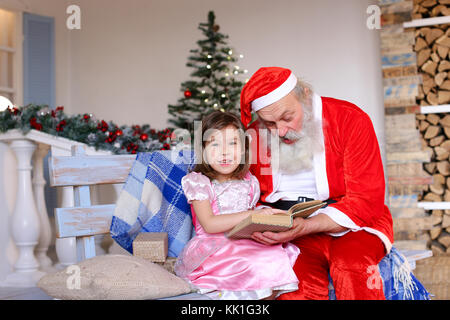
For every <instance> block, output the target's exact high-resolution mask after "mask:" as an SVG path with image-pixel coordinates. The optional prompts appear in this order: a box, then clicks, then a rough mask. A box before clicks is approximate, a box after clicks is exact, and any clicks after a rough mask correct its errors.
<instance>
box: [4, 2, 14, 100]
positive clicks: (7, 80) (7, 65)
mask: <svg viewBox="0 0 450 320" xmlns="http://www.w3.org/2000/svg"><path fill="white" fill-rule="evenodd" d="M16 42H17V40H16V14H15V13H14V12H11V11H7V10H3V9H0V95H1V96H4V97H6V98H8V99H9V100H11V101H12V102H13V103H15V104H16V103H17V88H16V86H15V83H16V79H15V70H14V69H15V59H17V55H16V52H17V44H16Z"/></svg>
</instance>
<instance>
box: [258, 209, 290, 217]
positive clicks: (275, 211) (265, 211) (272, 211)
mask: <svg viewBox="0 0 450 320" xmlns="http://www.w3.org/2000/svg"><path fill="white" fill-rule="evenodd" d="M255 213H259V214H267V215H272V214H280V213H281V214H287V211H284V210H280V209H275V208H262V209H258V210H255Z"/></svg>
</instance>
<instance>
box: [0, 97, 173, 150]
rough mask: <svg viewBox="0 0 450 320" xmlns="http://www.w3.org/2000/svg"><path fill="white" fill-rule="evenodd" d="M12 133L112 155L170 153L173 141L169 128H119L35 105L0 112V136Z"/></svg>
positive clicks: (89, 117) (45, 106)
mask: <svg viewBox="0 0 450 320" xmlns="http://www.w3.org/2000/svg"><path fill="white" fill-rule="evenodd" d="M12 129H19V130H21V131H22V132H23V133H24V134H27V133H28V132H29V131H30V130H32V129H34V130H38V131H41V132H45V133H48V134H51V135H54V136H57V137H63V138H66V139H70V140H74V141H78V142H82V143H85V144H87V145H88V146H92V147H95V149H96V150H98V149H102V150H109V151H111V152H112V153H114V154H127V153H131V154H135V153H137V152H151V151H156V150H169V149H170V147H171V146H170V143H171V141H172V140H173V138H174V137H173V131H172V129H169V128H166V129H164V130H155V129H153V128H151V127H150V125H148V124H144V125H142V126H140V125H132V126H125V125H123V126H120V127H119V126H118V125H117V124H115V123H114V122H112V121H109V122H106V121H105V120H98V119H96V118H95V116H94V115H93V114H88V113H85V114H78V115H74V116H69V115H67V114H65V113H64V107H63V106H59V107H57V108H56V109H54V110H53V109H51V108H49V107H48V106H47V105H34V104H29V105H27V106H24V107H13V108H11V107H8V108H7V109H6V110H5V111H2V112H0V133H4V132H6V131H8V130H12ZM171 138H172V139H171Z"/></svg>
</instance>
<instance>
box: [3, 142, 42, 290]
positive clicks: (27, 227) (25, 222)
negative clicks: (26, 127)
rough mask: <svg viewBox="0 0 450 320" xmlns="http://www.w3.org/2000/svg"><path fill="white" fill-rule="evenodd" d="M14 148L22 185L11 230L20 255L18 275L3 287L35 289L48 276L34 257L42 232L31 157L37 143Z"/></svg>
mask: <svg viewBox="0 0 450 320" xmlns="http://www.w3.org/2000/svg"><path fill="white" fill-rule="evenodd" d="M10 146H11V149H12V150H13V151H14V153H15V155H16V158H17V172H18V186H17V196H16V205H15V208H14V212H13V216H12V224H11V231H12V238H13V240H14V243H15V244H16V246H17V249H18V253H19V256H18V259H17V261H16V263H15V264H14V272H13V273H11V274H9V275H8V276H7V278H6V280H5V281H4V283H3V285H5V286H6V285H10V286H14V287H33V286H35V285H36V283H37V281H38V280H39V279H40V278H41V277H42V276H43V275H44V274H45V273H44V272H41V271H39V270H38V269H39V263H38V261H37V259H36V257H35V256H34V248H35V246H36V245H37V244H38V241H39V231H40V228H39V227H40V222H39V214H38V210H37V208H36V204H35V202H34V197H33V188H32V183H31V170H32V166H31V157H32V156H33V152H34V151H35V149H36V144H35V143H33V142H32V141H30V140H26V139H22V140H13V141H12V142H11V144H10Z"/></svg>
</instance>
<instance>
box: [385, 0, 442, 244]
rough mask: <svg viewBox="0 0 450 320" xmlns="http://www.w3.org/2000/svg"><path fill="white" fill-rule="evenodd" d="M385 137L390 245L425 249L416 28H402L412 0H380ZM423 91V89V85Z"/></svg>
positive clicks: (424, 156)
mask: <svg viewBox="0 0 450 320" xmlns="http://www.w3.org/2000/svg"><path fill="white" fill-rule="evenodd" d="M381 2H382V3H383V4H384V5H383V6H382V7H381V12H382V14H383V15H382V22H383V29H382V30H381V32H380V36H381V55H382V68H383V70H382V71H383V87H384V107H385V138H386V160H387V165H386V169H387V180H388V194H389V197H388V199H387V200H388V206H389V209H390V210H391V213H392V217H393V221H394V239H395V243H394V245H395V246H396V247H397V248H399V249H410V250H424V249H426V248H427V245H428V244H429V242H430V235H429V231H428V230H430V229H431V228H432V227H433V225H432V219H431V217H429V216H428V215H427V213H426V212H425V210H424V209H422V208H419V207H418V200H419V197H420V195H421V194H422V192H423V190H424V189H425V188H427V187H428V185H429V184H430V183H432V181H433V180H432V177H431V176H430V175H429V174H428V173H426V172H425V171H424V169H423V164H424V163H428V162H429V161H430V158H431V150H428V149H426V148H424V147H423V145H422V141H421V136H420V133H419V131H418V130H417V128H416V117H415V113H416V112H419V111H420V110H419V107H418V105H417V95H418V93H419V87H420V86H421V84H422V82H423V79H422V76H421V75H420V74H419V73H418V67H417V63H416V61H417V55H416V52H415V50H414V48H415V46H416V33H415V31H414V30H405V29H403V28H402V27H401V23H402V22H406V21H410V20H411V12H412V8H413V3H412V1H400V2H399V1H381ZM422 91H423V89H422Z"/></svg>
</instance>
